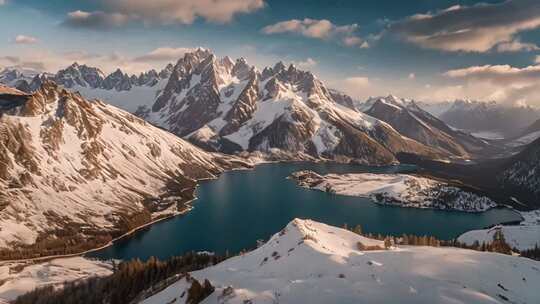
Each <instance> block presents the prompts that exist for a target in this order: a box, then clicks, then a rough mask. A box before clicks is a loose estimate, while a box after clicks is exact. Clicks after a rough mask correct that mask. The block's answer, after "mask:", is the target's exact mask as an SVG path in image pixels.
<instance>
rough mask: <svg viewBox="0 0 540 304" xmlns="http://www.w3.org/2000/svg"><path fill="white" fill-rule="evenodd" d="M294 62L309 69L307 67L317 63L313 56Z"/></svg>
mask: <svg viewBox="0 0 540 304" xmlns="http://www.w3.org/2000/svg"><path fill="white" fill-rule="evenodd" d="M295 64H296V65H297V66H298V67H299V68H301V69H306V70H309V69H311V68H313V67H315V66H316V65H318V64H319V63H318V62H317V61H316V60H314V59H313V58H307V59H306V60H304V61H298V62H295Z"/></svg>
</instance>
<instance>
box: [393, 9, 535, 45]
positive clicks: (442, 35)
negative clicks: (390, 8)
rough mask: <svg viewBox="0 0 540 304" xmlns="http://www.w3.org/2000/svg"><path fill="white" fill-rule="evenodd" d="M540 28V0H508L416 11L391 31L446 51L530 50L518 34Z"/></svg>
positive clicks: (421, 43) (394, 25)
mask: <svg viewBox="0 0 540 304" xmlns="http://www.w3.org/2000/svg"><path fill="white" fill-rule="evenodd" d="M537 28H540V1H537V0H507V1H505V2H502V3H497V4H485V3H482V4H477V5H474V6H459V5H456V6H452V7H450V8H447V9H445V10H441V11H437V12H431V13H427V14H416V15H413V16H410V17H408V18H405V19H404V20H401V21H398V22H394V23H392V24H390V25H389V29H388V31H389V32H390V33H394V34H398V35H399V36H401V37H403V38H404V39H405V40H406V41H409V42H411V43H414V44H416V45H418V46H420V47H423V48H429V49H438V50H443V51H450V52H455V51H464V52H487V51H490V50H495V51H505V52H507V51H530V50H536V49H538V47H537V46H536V45H534V44H530V43H522V42H521V41H520V40H519V37H517V35H518V34H519V33H522V32H524V31H528V30H533V29H537Z"/></svg>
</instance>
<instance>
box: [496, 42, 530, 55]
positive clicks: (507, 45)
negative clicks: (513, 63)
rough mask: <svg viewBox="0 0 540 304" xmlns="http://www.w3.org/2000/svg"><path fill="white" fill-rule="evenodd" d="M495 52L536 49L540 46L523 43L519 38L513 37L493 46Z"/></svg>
mask: <svg viewBox="0 0 540 304" xmlns="http://www.w3.org/2000/svg"><path fill="white" fill-rule="evenodd" d="M495 49H496V50H497V52H500V53H503V52H519V51H526V52H529V51H537V50H540V48H539V47H538V46H537V45H536V44H534V43H524V42H521V41H520V40H519V39H515V40H512V41H505V42H502V43H499V44H497V46H496V47H495Z"/></svg>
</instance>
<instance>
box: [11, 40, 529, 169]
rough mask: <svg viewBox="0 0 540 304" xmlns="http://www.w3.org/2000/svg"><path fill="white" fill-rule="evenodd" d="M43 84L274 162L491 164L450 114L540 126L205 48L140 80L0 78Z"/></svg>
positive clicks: (82, 69) (60, 75) (489, 149)
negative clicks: (366, 92)
mask: <svg viewBox="0 0 540 304" xmlns="http://www.w3.org/2000/svg"><path fill="white" fill-rule="evenodd" d="M44 80H52V81H54V82H56V83H57V84H59V85H62V86H63V87H65V88H67V89H69V90H72V91H78V92H80V93H81V94H82V96H84V97H86V98H88V99H101V100H104V101H106V102H108V103H110V104H112V105H115V106H118V107H120V108H122V109H125V110H127V111H129V112H132V113H134V114H136V115H137V116H139V117H141V118H143V119H145V120H146V121H148V122H150V123H152V124H154V125H156V126H159V127H161V128H164V129H166V130H169V131H171V132H172V133H174V134H176V135H178V136H180V137H183V138H185V139H187V140H189V141H191V142H192V143H195V144H196V145H198V146H200V147H202V148H204V149H205V150H210V151H219V152H224V153H229V154H232V153H234V154H243V155H251V154H262V155H263V157H265V158H266V159H273V160H287V159H289V160H290V159H297V160H306V159H310V160H314V159H326V160H337V161H340V162H351V161H352V162H358V163H365V164H390V163H395V162H397V160H396V155H397V154H398V153H401V152H405V153H415V154H419V155H423V156H427V157H429V158H433V159H448V158H462V159H469V158H479V157H492V156H494V155H497V154H499V153H500V152H501V149H500V148H501V147H500V145H497V144H492V143H491V142H489V141H486V140H482V139H478V138H476V137H474V136H471V135H470V134H469V133H467V132H463V131H460V130H458V129H456V128H454V127H452V126H454V125H453V124H454V123H457V121H456V120H455V119H452V118H451V117H453V115H455V116H458V117H461V116H464V115H460V114H459V113H466V115H472V114H471V113H476V114H475V115H476V116H482V115H483V116H482V117H484V116H487V117H488V118H485V120H488V121H490V120H492V119H493V115H495V114H493V113H499V114H500V113H507V115H508V117H511V119H510V118H509V119H507V120H508V121H510V122H509V124H513V123H514V120H516V119H517V120H520V121H522V122H521V124H520V125H528V124H527V123H528V122H529V121H530V120H531V119H532V117H536V119H537V118H538V115H536V114H535V112H534V111H527V110H526V109H521V108H516V109H510V108H503V107H500V106H498V105H496V104H486V103H480V102H471V101H455V102H453V103H443V104H427V103H422V102H414V101H412V100H406V99H401V98H397V97H395V96H388V97H376V98H370V99H368V100H367V101H366V102H364V103H361V104H358V102H356V101H355V100H353V99H352V98H351V97H349V96H347V95H346V94H344V93H341V92H339V91H337V90H334V89H332V88H328V87H327V86H326V85H325V83H324V82H323V81H321V80H320V79H318V78H317V77H316V76H315V75H314V74H312V73H311V72H309V71H302V70H300V69H298V68H297V67H295V66H294V65H289V66H286V65H285V64H283V63H282V62H278V63H277V64H275V65H274V66H272V67H266V68H264V69H263V70H262V71H259V70H258V69H257V68H255V67H254V66H252V65H249V64H248V63H247V61H246V60H244V59H243V58H240V59H237V60H232V59H231V58H229V57H224V58H217V57H216V56H215V55H214V54H212V53H211V52H210V51H209V50H206V49H202V48H199V49H197V50H195V51H192V52H189V53H186V54H185V55H184V56H183V57H182V58H180V59H179V60H178V61H177V62H176V64H174V65H173V64H168V65H167V66H166V67H165V68H164V69H162V70H161V71H159V72H157V71H155V70H150V71H148V72H145V73H141V74H140V75H138V76H135V75H128V74H126V73H123V72H122V71H121V70H119V69H117V70H116V71H114V72H112V73H110V74H109V75H105V74H104V73H103V72H102V71H101V70H99V69H98V68H94V67H89V66H86V65H80V64H77V63H74V64H72V65H71V66H69V67H67V68H65V69H62V70H60V71H58V72H57V73H55V74H48V73H36V72H32V71H19V70H16V69H5V70H4V71H2V72H1V73H0V83H4V84H7V85H10V86H13V87H18V88H20V89H22V90H23V91H26V92H32V91H34V90H36V89H37V88H38V87H39V85H40V84H41V83H43V81H44ZM471 109H474V110H471ZM493 109H495V110H493ZM503 109H508V110H507V111H506V112H504V111H503ZM452 113H454V114H452ZM478 113H480V114H478ZM511 113H517V114H516V115H511ZM500 115H503V114H500ZM505 115H506V114H505ZM522 116H526V119H521V118H520V117H522ZM515 117H518V118H515ZM470 120H474V121H480V120H481V119H476V118H475V119H468V120H467V121H470ZM499 120H500V119H499ZM499 125H503V124H499ZM469 127H470V126H468V125H467V126H465V127H461V125H460V128H461V129H468V128H469ZM480 129H481V128H480ZM473 130H474V128H473ZM516 130H517V129H515V128H514V131H513V132H517V131H516ZM529 142H530V141H529ZM526 143H528V142H524V144H526ZM514 145H516V143H514ZM517 145H519V144H517Z"/></svg>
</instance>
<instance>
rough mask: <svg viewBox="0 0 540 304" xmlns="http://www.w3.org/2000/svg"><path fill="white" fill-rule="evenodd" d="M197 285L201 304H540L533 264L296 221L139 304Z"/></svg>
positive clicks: (177, 297) (169, 299)
mask: <svg viewBox="0 0 540 304" xmlns="http://www.w3.org/2000/svg"><path fill="white" fill-rule="evenodd" d="M366 249H370V250H366ZM194 280H197V281H198V282H201V283H202V282H204V281H205V280H209V283H210V284H211V285H212V286H213V287H214V288H213V289H211V291H210V293H209V295H208V297H206V298H205V299H204V300H202V302H201V303H223V304H225V303H231V304H232V303H252V304H259V303H398V302H399V303H415V304H419V303H507V302H508V303H529V304H532V303H538V302H539V301H540V294H539V293H538V292H537V290H535V288H534V287H535V286H536V285H535V284H537V282H538V281H539V280H540V272H539V271H538V262H536V261H533V260H530V259H527V258H521V257H515V256H510V255H503V254H498V253H488V252H479V251H472V250H466V249H458V248H452V247H428V246H405V245H392V246H390V247H389V248H385V245H384V243H383V242H382V241H377V240H373V239H369V238H366V237H363V236H360V235H357V234H355V233H353V232H351V231H348V230H345V229H340V228H336V227H332V226H328V225H325V224H321V223H317V222H314V221H311V220H300V219H295V220H293V221H292V222H290V223H289V224H288V225H287V227H285V228H284V229H283V230H282V231H280V232H279V233H276V234H275V235H274V236H273V237H272V238H271V239H270V240H269V241H268V242H267V243H266V244H264V245H262V246H261V247H259V248H257V249H256V250H254V251H252V252H249V253H246V254H242V255H239V256H236V257H233V258H230V259H228V260H226V261H224V262H222V263H220V264H217V265H215V266H212V267H209V268H206V269H203V270H200V271H195V272H192V273H190V275H189V276H185V275H178V277H177V278H171V280H170V281H172V282H174V283H172V284H171V285H169V286H168V287H166V288H164V289H163V288H159V289H157V288H156V291H154V290H149V291H148V293H149V294H150V296H149V297H147V298H146V299H145V300H143V301H141V302H140V303H141V304H163V303H175V304H182V303H191V302H190V301H189V300H188V299H189V298H190V291H189V290H190V287H191V286H193V282H194ZM503 299H504V300H503Z"/></svg>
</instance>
